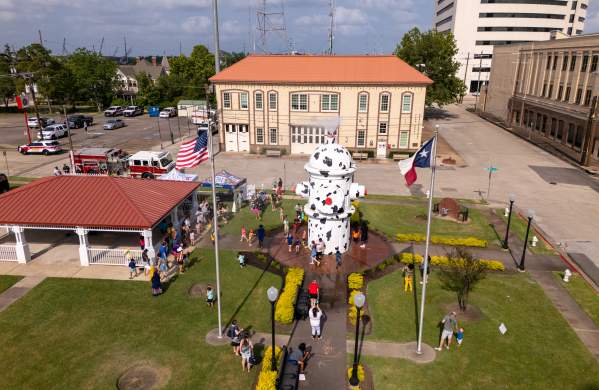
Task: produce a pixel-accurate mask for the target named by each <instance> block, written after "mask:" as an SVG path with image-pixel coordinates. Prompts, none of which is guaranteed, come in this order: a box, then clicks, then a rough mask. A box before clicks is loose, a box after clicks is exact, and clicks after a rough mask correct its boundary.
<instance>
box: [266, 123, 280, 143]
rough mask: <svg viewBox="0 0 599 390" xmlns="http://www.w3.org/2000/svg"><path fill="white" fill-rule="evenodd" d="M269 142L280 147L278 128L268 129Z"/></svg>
mask: <svg viewBox="0 0 599 390" xmlns="http://www.w3.org/2000/svg"><path fill="white" fill-rule="evenodd" d="M273 130H274V134H275V142H272V134H273ZM268 141H269V143H270V144H271V145H278V144H279V131H278V129H277V128H276V127H269V128H268Z"/></svg>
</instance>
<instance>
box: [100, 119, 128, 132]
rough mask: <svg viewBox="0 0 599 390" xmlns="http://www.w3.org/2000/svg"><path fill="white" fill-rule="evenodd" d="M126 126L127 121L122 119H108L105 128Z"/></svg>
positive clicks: (112, 128)
mask: <svg viewBox="0 0 599 390" xmlns="http://www.w3.org/2000/svg"><path fill="white" fill-rule="evenodd" d="M125 126H126V125H125V121H123V120H122V119H109V120H108V121H106V123H104V130H114V129H118V128H119V127H125Z"/></svg>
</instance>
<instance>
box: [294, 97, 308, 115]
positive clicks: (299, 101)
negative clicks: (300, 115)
mask: <svg viewBox="0 0 599 390" xmlns="http://www.w3.org/2000/svg"><path fill="white" fill-rule="evenodd" d="M291 111H308V95H307V94H305V93H292V94H291Z"/></svg>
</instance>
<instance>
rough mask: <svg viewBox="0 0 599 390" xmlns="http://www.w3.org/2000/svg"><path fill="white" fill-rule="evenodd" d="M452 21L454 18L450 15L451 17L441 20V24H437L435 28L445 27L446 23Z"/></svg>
mask: <svg viewBox="0 0 599 390" xmlns="http://www.w3.org/2000/svg"><path fill="white" fill-rule="evenodd" d="M451 19H452V16H451V15H450V16H448V17H447V18H445V19H443V20H441V21H439V22H437V23H435V27H436V28H439V26H442V25H444V24H445V23H447V22H451Z"/></svg>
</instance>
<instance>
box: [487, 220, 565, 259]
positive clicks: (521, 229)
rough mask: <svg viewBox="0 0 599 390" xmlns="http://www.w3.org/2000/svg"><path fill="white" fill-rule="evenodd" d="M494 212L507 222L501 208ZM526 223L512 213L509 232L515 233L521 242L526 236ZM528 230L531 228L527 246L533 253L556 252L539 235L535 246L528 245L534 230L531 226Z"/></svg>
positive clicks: (550, 253)
mask: <svg viewBox="0 0 599 390" xmlns="http://www.w3.org/2000/svg"><path fill="white" fill-rule="evenodd" d="M495 214H497V215H498V216H500V217H501V218H502V219H503V220H504V221H505V223H506V224H507V217H504V216H503V214H504V210H503V209H496V210H495ZM533 222H534V221H533ZM526 225H528V221H527V220H525V219H522V218H521V217H520V216H519V215H518V214H516V213H512V220H511V221H510V232H513V233H515V234H516V236H518V238H519V239H520V240H521V241H522V242H524V238H525V237H526ZM533 225H534V224H533ZM530 230H531V231H530V234H529V235H528V240H529V241H528V242H529V245H528V248H529V249H530V250H531V251H532V252H533V253H537V254H540V255H555V254H556V252H555V251H554V250H553V249H552V248H551V247H550V246H549V245H547V243H545V241H543V240H542V239H541V237H537V238H538V239H539V242H538V243H537V246H535V247H533V246H532V245H530V240H532V236H533V234H534V231H533V229H532V227H531V229H530ZM503 237H505V231H504V232H503ZM502 239H503V238H502ZM508 243H509V242H508Z"/></svg>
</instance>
